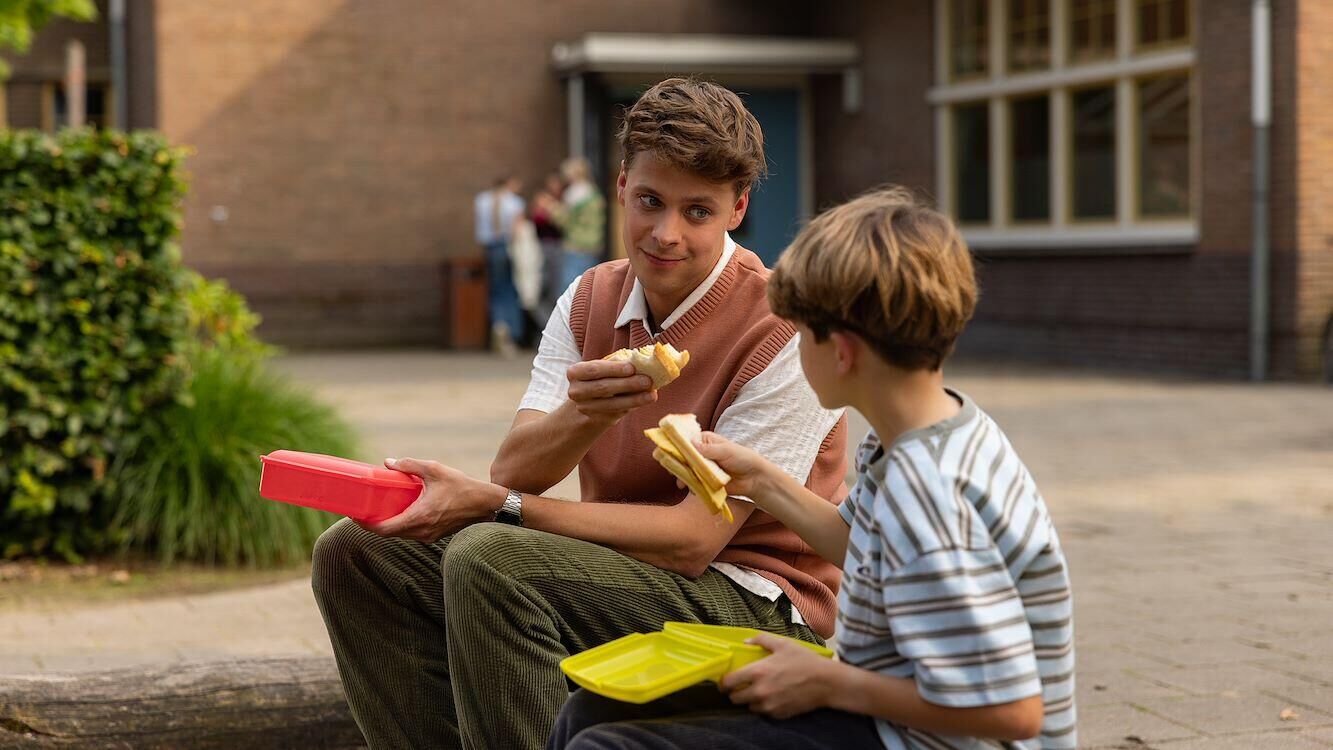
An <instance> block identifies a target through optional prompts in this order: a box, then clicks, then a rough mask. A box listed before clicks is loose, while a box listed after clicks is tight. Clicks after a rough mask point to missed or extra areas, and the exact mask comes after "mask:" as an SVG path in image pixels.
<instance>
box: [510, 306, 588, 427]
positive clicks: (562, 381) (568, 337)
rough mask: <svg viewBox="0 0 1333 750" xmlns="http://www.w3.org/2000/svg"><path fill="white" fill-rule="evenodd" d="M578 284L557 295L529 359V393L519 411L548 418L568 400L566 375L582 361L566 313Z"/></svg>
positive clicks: (524, 397) (524, 395) (581, 354)
mask: <svg viewBox="0 0 1333 750" xmlns="http://www.w3.org/2000/svg"><path fill="white" fill-rule="evenodd" d="M578 284H579V280H578V279H575V280H574V282H573V283H572V284H570V285H569V288H568V289H566V290H565V293H564V294H562V295H560V299H559V300H558V301H557V302H556V305H555V310H554V311H552V313H551V317H550V319H549V320H547V321H546V330H545V331H543V332H542V342H541V346H540V347H538V349H537V356H536V357H533V359H532V377H531V379H530V380H529V381H528V390H527V392H526V393H525V394H523V400H522V401H520V402H519V404H518V408H519V409H520V410H522V409H534V410H536V411H540V412H545V413H547V414H550V413H551V412H553V411H555V410H556V409H558V408H559V407H560V405H561V404H563V403H565V401H566V400H567V399H568V398H569V378H568V377H567V376H566V375H565V372H566V371H567V370H569V368H570V366H571V365H573V364H576V363H578V362H581V361H582V360H583V353H582V352H580V351H579V348H578V345H577V344H576V343H575V341H574V331H573V330H572V329H571V328H570V327H569V310H570V307H571V306H572V305H573V301H574V292H575V290H576V289H577V288H578Z"/></svg>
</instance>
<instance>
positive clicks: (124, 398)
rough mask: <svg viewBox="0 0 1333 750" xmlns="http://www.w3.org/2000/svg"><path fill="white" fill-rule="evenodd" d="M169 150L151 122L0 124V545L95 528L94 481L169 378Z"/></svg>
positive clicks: (175, 205)
mask: <svg viewBox="0 0 1333 750" xmlns="http://www.w3.org/2000/svg"><path fill="white" fill-rule="evenodd" d="M184 189H185V186H184V182H183V180H182V177H181V152H180V150H178V149H173V148H170V147H169V146H168V145H167V143H166V141H165V140H164V139H163V138H162V137H161V136H159V135H157V134H153V133H135V134H130V135H126V134H122V133H116V132H110V131H98V132H94V131H90V130H78V131H66V132H63V133H61V134H59V135H57V136H48V135H45V134H42V133H37V132H32V131H19V130H0V555H3V556H4V557H13V556H16V555H21V554H52V553H54V554H57V555H60V556H63V557H65V558H69V559H73V558H77V557H78V555H79V553H80V552H84V551H90V550H97V549H101V548H103V547H105V546H106V545H107V543H108V542H111V541H115V540H112V539H110V538H108V536H107V534H106V531H105V529H106V528H107V523H106V522H107V520H108V518H107V515H106V512H105V511H106V509H105V507H104V506H103V505H102V504H100V503H98V502H97V500H98V495H99V490H100V483H101V481H102V479H103V475H104V473H105V471H106V467H107V463H108V460H109V459H110V457H112V456H114V455H116V454H117V453H118V452H119V451H120V450H121V449H122V448H123V447H124V445H125V442H126V440H127V438H128V437H129V436H130V435H129V433H130V430H131V429H132V428H134V427H135V426H137V425H139V424H142V423H143V422H144V421H145V419H147V418H148V417H149V416H151V415H152V414H153V413H155V411H156V410H158V409H160V408H161V407H162V406H164V405H165V404H168V403H170V402H171V401H172V400H173V399H175V398H176V397H177V396H178V394H180V393H181V389H182V387H183V385H184V381H185V378H186V370H185V367H184V365H185V356H184V355H185V353H186V350H187V347H188V341H189V338H190V334H189V329H188V325H189V321H188V319H187V315H186V306H185V295H184V288H183V285H184V283H185V280H186V279H185V277H184V275H183V274H182V271H181V266H180V262H179V253H178V251H177V250H176V248H175V246H174V244H173V243H172V239H173V238H174V237H175V236H176V234H177V231H178V228H179V224H180V208H179V204H180V199H181V196H182V195H183V193H184Z"/></svg>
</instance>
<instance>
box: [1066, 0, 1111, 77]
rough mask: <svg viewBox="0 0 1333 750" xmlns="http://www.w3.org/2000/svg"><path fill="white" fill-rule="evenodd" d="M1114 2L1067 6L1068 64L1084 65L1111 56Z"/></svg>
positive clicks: (1079, 1)
mask: <svg viewBox="0 0 1333 750" xmlns="http://www.w3.org/2000/svg"><path fill="white" fill-rule="evenodd" d="M1115 3H1116V0H1072V2H1070V3H1069V11H1068V13H1069V60H1070V62H1075V63H1078V62H1088V61H1091V60H1104V59H1106V58H1108V57H1114V56H1115Z"/></svg>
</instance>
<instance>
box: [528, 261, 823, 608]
mask: <svg viewBox="0 0 1333 750" xmlns="http://www.w3.org/2000/svg"><path fill="white" fill-rule="evenodd" d="M735 252H736V243H735V242H734V241H732V239H731V236H730V235H728V236H727V238H726V244H725V246H724V247H723V250H722V257H720V258H718V261H717V265H715V266H714V267H713V270H712V272H710V273H709V275H708V278H706V279H704V281H703V283H701V284H700V285H699V286H698V287H695V289H694V291H693V292H691V293H690V295H689V296H688V297H686V298H685V300H684V301H683V302H681V303H680V306H678V307H677V308H676V309H675V310H674V311H673V312H672V313H671V314H670V315H668V316H667V317H666V319H665V320H663V321H662V328H661V330H660V331H654V330H652V329H651V328H650V327H649V325H648V300H647V298H646V297H645V296H644V293H643V286H642V285H641V284H640V283H639V280H638V279H635V280H634V287H633V289H631V290H630V295H629V299H628V300H626V302H625V308H624V309H623V310H621V311H620V316H619V317H618V318H617V319H616V328H620V327H621V326H624V325H629V324H636V325H640V326H643V329H644V330H645V331H646V332H647V333H648V335H649V336H652V337H653V338H654V339H656V338H657V337H658V336H659V335H661V333H662V332H664V331H666V329H668V328H670V327H671V326H672V325H673V324H675V323H676V321H678V320H680V318H681V317H682V316H683V315H685V313H687V312H689V310H690V308H692V307H694V305H695V304H696V303H698V302H699V300H701V299H703V297H704V295H706V294H708V290H710V289H712V288H713V284H715V283H717V279H718V277H719V276H721V275H722V269H723V268H725V267H726V265H727V262H728V261H729V260H731V256H732V255H733V254H735ZM578 285H579V280H577V279H576V280H575V281H574V283H573V284H570V286H569V288H568V289H566V290H565V293H564V294H563V295H561V297H560V300H559V301H558V302H557V303H556V307H555V311H554V312H553V313H552V314H551V318H550V320H549V321H547V323H546V330H545V332H544V333H543V334H542V342H541V347H540V348H539V349H538V351H537V356H536V357H535V358H534V359H533V361H532V380H531V381H530V382H529V383H528V391H527V393H526V394H525V395H524V396H523V400H522V401H521V402H519V407H518V408H519V409H533V410H536V411H540V412H544V413H548V414H549V413H550V412H552V411H554V410H555V409H557V408H558V407H559V406H560V405H561V404H563V403H564V402H565V401H566V400H567V399H568V398H569V380H568V378H567V377H566V376H565V371H566V370H568V369H569V367H570V365H573V364H575V363H577V362H581V361H583V353H582V352H581V351H580V350H579V347H578V344H577V343H576V342H575V339H574V331H573V329H571V328H570V326H569V311H570V307H571V306H572V304H573V300H574V292H575V290H577V288H578ZM798 335H799V334H798ZM798 346H799V341H798V339H797V337H796V336H793V337H792V340H791V341H789V342H787V345H786V346H784V347H783V348H782V350H781V351H779V352H778V354H777V356H776V357H774V358H773V361H772V362H770V363H769V364H768V367H766V368H764V370H763V371H762V372H760V373H759V374H758V375H755V376H754V377H753V378H751V379H750V380H749V381H748V382H747V383H746V384H745V385H743V386H741V389H740V391H739V392H738V393H737V394H736V399H735V401H733V402H732V403H731V405H730V406H728V407H727V408H726V410H725V411H723V412H722V415H721V416H720V417H719V418H718V421H717V425H716V427H715V428H714V431H715V432H716V433H717V434H719V435H721V436H723V437H725V438H727V439H728V440H731V441H732V442H734V443H737V444H739V445H743V446H745V447H747V448H750V449H752V450H754V451H756V452H757V453H759V454H760V455H762V456H764V457H765V458H767V459H768V460H769V461H772V462H773V463H774V464H776V465H777V466H778V467H779V468H781V469H782V470H783V471H785V472H787V473H788V474H790V475H791V476H793V477H795V478H796V480H797V481H799V482H801V483H802V484H804V483H805V481H806V479H808V478H809V476H810V470H811V468H813V467H814V465H815V459H816V458H817V457H818V455H819V446H820V444H822V443H823V442H824V438H825V437H826V436H827V435H828V433H829V431H830V430H832V429H833V427H834V425H836V424H837V422H838V419H839V418H840V417H841V416H842V410H841V409H839V410H837V411H829V410H827V409H824V408H823V407H821V406H820V405H819V399H818V397H816V396H815V392H814V391H813V390H811V388H810V384H809V383H808V382H807V381H806V379H805V373H803V372H802V371H801V360H800V355H799V353H798V351H797V347H798ZM779 427H780V428H781V429H775V428H779ZM738 499H741V500H747V501H748V498H743V497H742V498H738ZM712 567H713V568H715V569H716V570H717V571H718V572H720V573H722V574H723V575H725V576H727V577H728V578H730V579H731V580H732V581H734V582H735V583H736V584H737V585H739V586H741V587H742V588H744V589H746V590H747V591H750V592H751V593H754V594H757V595H759V596H762V597H764V598H766V599H768V600H769V601H776V600H777V599H778V597H780V596H783V593H782V589H780V588H778V586H777V584H775V583H773V582H772V581H770V580H768V579H767V578H764V577H763V576H761V575H759V574H757V573H754V572H753V571H750V570H748V569H746V568H742V567H740V566H736V565H732V564H730V563H713V565H712ZM792 620H793V621H794V622H804V620H803V619H802V618H801V615H800V613H799V612H797V611H796V608H795V607H792Z"/></svg>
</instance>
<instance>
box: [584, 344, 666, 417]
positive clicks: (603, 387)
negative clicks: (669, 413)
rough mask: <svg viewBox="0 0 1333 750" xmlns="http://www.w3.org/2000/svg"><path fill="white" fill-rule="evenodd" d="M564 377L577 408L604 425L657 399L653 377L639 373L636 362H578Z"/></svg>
mask: <svg viewBox="0 0 1333 750" xmlns="http://www.w3.org/2000/svg"><path fill="white" fill-rule="evenodd" d="M565 376H566V377H568V378H569V400H570V401H572V402H573V403H574V408H576V409H578V411H579V413H580V414H582V415H583V416H584V417H586V418H587V419H589V420H590V421H592V422H595V423H597V424H600V425H602V426H605V427H610V426H611V425H613V424H615V423H616V422H619V421H620V419H621V417H623V416H625V415H626V414H629V413H630V412H631V411H633V410H634V409H637V408H638V407H640V406H644V405H647V404H651V403H652V402H654V401H656V400H657V391H655V390H653V380H652V378H650V377H648V376H647V375H639V374H637V371H636V370H635V369H634V365H632V364H630V363H628V362H614V361H611V360H604V359H594V360H591V361H588V362H578V363H576V364H574V365H571V366H570V368H569V369H568V370H567V371H566V372H565Z"/></svg>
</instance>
